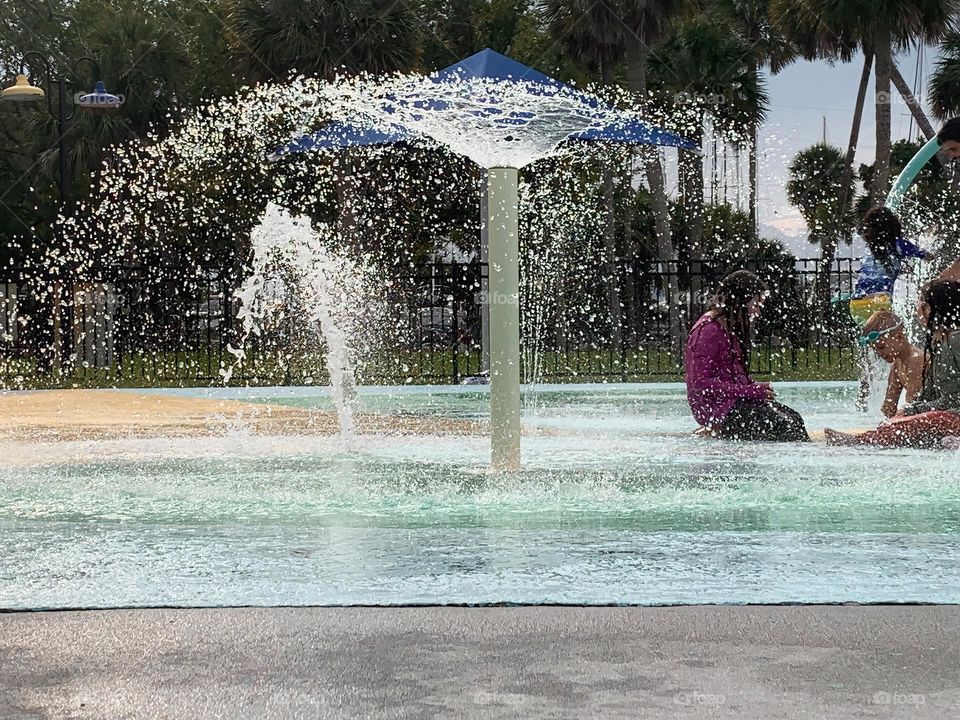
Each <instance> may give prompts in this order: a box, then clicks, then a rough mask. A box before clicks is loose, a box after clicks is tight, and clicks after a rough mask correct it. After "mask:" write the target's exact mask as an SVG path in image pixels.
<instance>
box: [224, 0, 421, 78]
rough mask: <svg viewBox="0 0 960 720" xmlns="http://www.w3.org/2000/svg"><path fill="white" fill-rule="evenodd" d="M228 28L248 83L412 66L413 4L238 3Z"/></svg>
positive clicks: (342, 0) (357, 0)
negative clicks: (301, 75)
mask: <svg viewBox="0 0 960 720" xmlns="http://www.w3.org/2000/svg"><path fill="white" fill-rule="evenodd" d="M229 28H230V35H231V42H232V45H233V52H234V55H235V57H236V59H237V62H238V64H239V71H240V73H241V75H242V76H243V77H244V78H248V79H250V80H261V81H262V80H276V79H280V80H282V79H284V78H286V77H287V76H289V75H290V74H291V73H292V72H297V73H300V74H304V75H308V76H317V77H322V78H329V77H332V76H333V75H335V74H336V73H338V72H345V73H347V74H356V73H358V72H360V71H367V72H374V73H382V72H393V71H396V70H407V69H410V68H412V67H413V66H414V64H415V62H416V54H417V48H418V43H417V17H416V14H415V12H414V5H413V4H412V3H406V2H396V3H384V2H382V0H274V1H272V2H264V1H263V0H237V1H236V2H235V3H234V7H233V10H232V11H231V13H230V18H229Z"/></svg>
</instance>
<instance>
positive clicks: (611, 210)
mask: <svg viewBox="0 0 960 720" xmlns="http://www.w3.org/2000/svg"><path fill="white" fill-rule="evenodd" d="M600 76H601V80H602V82H603V84H604V85H608V84H609V83H610V82H611V81H612V80H613V77H612V73H611V70H610V68H608V67H606V66H604V67H603V68H602V69H601V71H600ZM602 162H603V180H602V186H603V214H604V223H603V255H604V266H605V272H604V274H605V276H606V277H605V278H604V285H605V286H606V291H607V309H608V312H609V313H610V344H611V349H612V351H613V353H614V355H616V356H617V360H618V361H619V357H620V352H621V350H622V349H623V308H621V306H620V289H619V283H618V279H619V277H618V276H619V271H618V267H617V236H616V224H615V223H616V219H617V215H616V208H615V207H614V197H613V168H612V167H610V160H609V158H607V159H604V160H603V161H602Z"/></svg>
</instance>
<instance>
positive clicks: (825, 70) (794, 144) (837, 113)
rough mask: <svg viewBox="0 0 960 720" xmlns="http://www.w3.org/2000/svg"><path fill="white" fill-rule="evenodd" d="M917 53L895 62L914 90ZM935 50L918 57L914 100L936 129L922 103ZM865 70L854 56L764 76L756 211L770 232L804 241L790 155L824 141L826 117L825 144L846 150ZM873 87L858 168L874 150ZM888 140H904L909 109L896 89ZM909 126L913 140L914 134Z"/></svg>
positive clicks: (862, 130)
mask: <svg viewBox="0 0 960 720" xmlns="http://www.w3.org/2000/svg"><path fill="white" fill-rule="evenodd" d="M917 56H918V51H912V52H908V53H903V54H902V55H900V56H898V57H897V58H896V62H897V66H898V67H899V68H900V73H901V74H902V75H903V77H904V79H905V80H906V81H907V84H908V85H910V86H911V87H912V86H913V85H914V78H915V75H916V68H917ZM936 60H937V53H936V49H935V48H924V49H923V50H922V52H921V73H920V78H921V81H922V82H921V89H920V92H919V93H918V95H917V96H918V98H920V99H921V102H923V105H924V108H925V109H926V110H927V113H926V114H927V117H928V118H929V119H930V122H931V124H932V125H933V126H934V128H935V129H936V128H938V127H939V123H938V122H937V121H936V120H935V119H934V118H933V116H932V115H931V114H930V112H929V110H928V108H927V103H926V81H927V80H928V79H929V77H930V74H931V72H932V70H933V68H934V66H935V63H936ZM862 70H863V57H862V56H861V55H858V56H857V57H856V58H854V60H853V61H852V62H850V63H846V64H842V63H837V64H835V65H833V66H831V65H829V64H828V63H826V62H816V63H811V62H798V63H795V64H793V65H791V66H789V67H787V68H786V69H784V70H783V71H781V72H780V73H779V74H778V75H773V76H770V75H768V76H767V91H768V93H769V95H770V112H769V115H768V119H767V122H766V124H765V125H764V126H763V128H762V130H761V133H760V156H761V160H760V171H759V172H760V207H759V216H760V223H761V227H764V226H766V228H769V229H770V232H768V233H767V234H768V235H773V234H774V233H773V228H775V229H776V230H779V231H780V232H782V233H783V234H784V235H787V236H789V237H803V236H805V231H806V229H805V226H804V224H803V219H802V218H801V217H800V214H799V212H797V211H796V210H795V209H794V208H793V207H791V206H790V204H789V203H788V202H787V198H786V190H785V186H786V182H787V177H788V172H787V167H788V165H789V163H790V160H791V159H792V158H793V156H794V155H796V153H797V152H798V151H800V150H802V149H803V148H805V147H808V146H810V145H812V144H814V143H817V142H820V141H821V140H822V138H823V124H824V117H826V127H827V142H829V143H830V144H832V145H836V146H838V147H840V148H841V149H843V150H844V152H845V151H846V147H847V142H848V140H849V137H850V125H851V123H852V121H853V109H854V104H855V102H856V97H857V87H858V86H859V84H860V74H861V72H862ZM873 98H874V88H873V78H872V77H871V82H870V87H869V89H868V92H867V102H866V104H865V108H864V113H863V121H862V125H861V128H860V142H859V144H858V147H857V160H856V162H857V164H859V163H861V162H872V161H873V157H874V152H875V147H876V125H875V121H874V117H875V113H874V105H873ZM892 116H893V118H892V136H893V139H894V140H897V139H900V138H906V137H908V133H909V132H910V110H909V108H908V107H907V106H906V104H904V103H903V101H902V100H901V98H900V96H899V95H898V94H896V91H895V90H894V95H893V112H892ZM918 132H919V131H918V129H917V126H916V123H914V124H913V137H914V138H915V137H916V136H917V133H918ZM788 244H789V245H791V246H792V248H793V249H794V250H795V251H796V250H797V249H799V248H802V247H803V244H802V243H800V244H799V245H798V244H797V243H795V242H789V243H788Z"/></svg>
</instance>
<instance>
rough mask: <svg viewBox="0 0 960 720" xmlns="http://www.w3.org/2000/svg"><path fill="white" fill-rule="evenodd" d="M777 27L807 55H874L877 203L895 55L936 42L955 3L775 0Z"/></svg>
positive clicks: (884, 179)
mask: <svg viewBox="0 0 960 720" xmlns="http://www.w3.org/2000/svg"><path fill="white" fill-rule="evenodd" d="M771 10H772V14H773V16H774V17H775V18H776V21H777V23H778V25H779V26H780V27H781V28H782V29H783V30H784V32H785V33H787V35H788V36H789V37H791V39H792V40H793V41H794V42H795V44H796V45H797V46H798V47H799V48H800V49H801V51H802V52H803V53H804V55H805V56H806V57H811V58H812V57H823V56H831V55H832V56H833V57H839V58H840V59H842V60H845V61H848V60H850V58H851V57H852V55H853V52H854V51H855V50H856V49H858V48H859V49H861V50H862V51H863V52H864V55H867V54H870V53H872V54H873V58H874V71H875V83H874V84H875V88H876V137H877V154H876V162H875V163H874V165H875V172H874V175H873V181H872V182H871V185H870V189H869V193H870V198H871V204H872V205H877V204H879V203H880V202H881V201H882V198H883V196H884V194H885V193H886V190H887V186H888V185H889V179H890V147H891V145H890V142H891V139H890V82H891V77H892V74H893V54H894V52H895V51H898V50H904V49H906V48H907V47H909V46H910V45H911V44H913V43H917V42H934V41H936V40H937V39H939V37H940V36H941V35H942V34H943V33H944V32H945V31H947V30H949V29H951V28H952V27H953V25H954V22H955V17H956V13H957V10H958V5H957V2H956V0H843V2H837V0H773V3H772V8H771Z"/></svg>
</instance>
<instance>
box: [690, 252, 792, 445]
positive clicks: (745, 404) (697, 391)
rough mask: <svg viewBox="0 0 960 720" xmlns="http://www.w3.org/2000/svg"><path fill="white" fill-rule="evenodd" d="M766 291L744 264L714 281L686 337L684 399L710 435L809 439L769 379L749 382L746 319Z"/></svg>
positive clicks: (755, 310)
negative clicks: (717, 284)
mask: <svg viewBox="0 0 960 720" xmlns="http://www.w3.org/2000/svg"><path fill="white" fill-rule="evenodd" d="M766 294H767V287H766V285H764V283H763V282H762V281H761V280H760V278H758V277H757V276H756V275H754V274H753V273H752V272H749V271H747V270H737V271H736V272H733V273H730V275H728V276H727V277H726V278H724V279H723V281H722V282H721V283H720V287H719V288H717V293H716V295H715V296H714V298H713V302H712V304H711V306H710V309H709V310H708V311H707V312H706V313H704V315H703V317H701V318H700V319H699V320H697V322H696V323H695V324H694V326H693V329H692V330H690V336H689V337H688V338H687V348H686V352H685V354H684V368H685V371H686V382H687V400H688V401H689V402H690V410H691V412H692V413H693V417H694V418H695V419H696V421H697V422H698V423H700V424H701V425H702V426H703V427H705V428H706V429H707V430H708V431H709V432H710V434H711V435H712V436H714V437H719V438H724V439H727V440H773V441H783V442H795V441H805V440H809V439H810V438H809V437H808V435H807V430H806V428H805V427H804V424H803V418H802V417H800V414H799V413H797V412H796V411H795V410H792V409H791V408H788V407H787V406H786V405H782V404H780V403H778V402H776V401H775V400H774V397H775V396H776V394H775V393H774V391H773V388H772V387H770V384H769V383H757V382H754V381H753V379H752V378H751V377H750V373H749V372H748V371H747V353H746V348H748V347H749V339H750V323H751V321H752V320H753V319H754V318H755V317H757V315H759V314H760V308H761V305H762V304H763V298H764V296H765V295H766Z"/></svg>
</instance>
